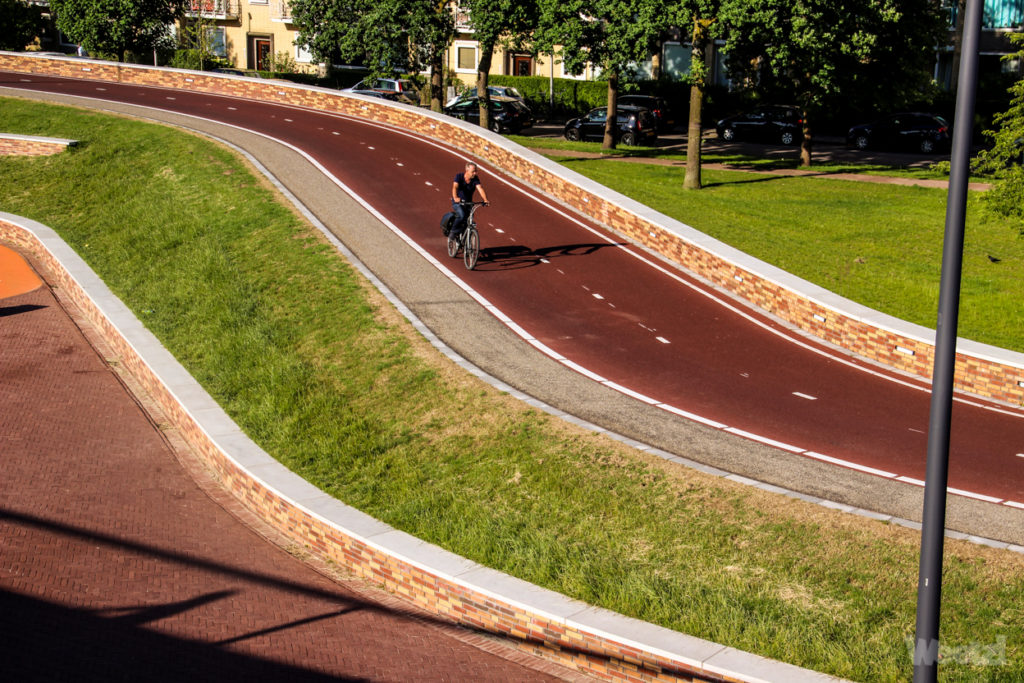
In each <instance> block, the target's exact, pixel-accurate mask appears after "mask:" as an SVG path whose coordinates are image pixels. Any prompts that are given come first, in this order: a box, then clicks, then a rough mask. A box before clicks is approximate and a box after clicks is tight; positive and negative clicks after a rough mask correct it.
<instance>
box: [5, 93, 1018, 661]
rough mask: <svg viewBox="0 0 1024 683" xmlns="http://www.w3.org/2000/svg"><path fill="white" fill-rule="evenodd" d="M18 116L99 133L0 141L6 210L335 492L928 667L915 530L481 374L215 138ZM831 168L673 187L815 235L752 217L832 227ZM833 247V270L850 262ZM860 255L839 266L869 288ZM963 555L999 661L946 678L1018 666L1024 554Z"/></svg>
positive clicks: (581, 581)
mask: <svg viewBox="0 0 1024 683" xmlns="http://www.w3.org/2000/svg"><path fill="white" fill-rule="evenodd" d="M0 130H3V131H7V132H15V133H23V134H38V135H51V136H58V137H66V138H73V139H78V140H81V141H82V144H81V145H80V146H79V147H77V148H74V149H72V150H69V151H68V152H66V153H64V154H61V155H59V156H55V157H44V158H13V157H3V158H0V177H2V178H3V182H2V183H0V210H3V211H7V212H11V213H15V214H20V215H23V216H27V217H29V218H32V219H35V220H38V221H40V222H42V223H45V224H47V225H50V226H52V227H53V228H54V229H56V230H57V231H58V232H59V233H60V234H61V236H62V237H63V238H64V239H65V240H66V241H67V242H68V243H69V244H70V245H71V246H72V247H73V248H74V249H75V250H76V251H77V252H78V253H79V254H81V255H82V257H83V258H84V259H85V260H86V261H87V262H88V263H89V265H90V266H91V267H92V268H93V269H94V270H96V272H97V273H98V274H99V275H100V277H102V278H103V280H104V281H105V282H107V283H108V285H109V286H110V287H111V289H112V290H113V291H114V292H115V293H116V294H117V295H118V296H119V297H121V298H122V299H123V300H124V301H125V303H126V304H127V305H128V306H129V307H130V308H131V309H132V310H133V311H134V312H135V314H136V315H137V316H138V317H139V318H140V319H141V320H142V321H143V322H144V323H145V324H146V326H147V327H148V328H149V329H150V330H152V331H153V332H154V334H156V336H157V337H159V338H160V340H161V341H162V342H163V344H164V345H165V346H166V347H167V348H168V349H169V350H170V351H171V352H172V353H173V354H174V355H175V356H176V357H177V358H178V359H179V360H180V361H181V362H182V363H183V364H184V365H185V367H186V368H187V369H188V370H189V371H190V372H191V373H192V374H193V375H194V376H195V377H196V378H197V380H198V381H199V382H200V383H202V384H203V386H204V387H206V389H207V390H208V391H209V392H210V393H211V395H213V396H214V397H215V398H216V399H217V400H218V401H219V402H220V403H221V405H222V406H224V408H225V410H226V411H227V412H228V413H229V414H230V415H231V416H232V418H233V419H234V420H235V421H236V422H237V423H238V424H239V425H240V426H241V428H242V429H243V430H244V431H245V432H246V433H247V434H249V435H250V436H251V437H252V438H253V439H254V440H255V441H256V442H257V443H259V444H260V445H261V446H262V447H263V448H264V449H265V450H267V452H269V453H271V454H272V455H273V456H274V457H276V458H278V459H279V460H281V461H282V462H283V463H284V464H286V465H287V466H288V467H290V468H291V469H293V470H294V471H296V472H298V473H299V474H300V475H302V476H303V477H305V478H306V479H308V480H309V481H311V482H312V483H314V484H315V485H317V486H319V487H320V488H322V489H323V490H325V491H328V492H330V493H331V494H333V495H335V496H336V497H338V498H339V499H341V500H343V501H345V502H346V503H348V504H350V505H353V506H355V507H357V508H359V509H361V510H364V511H365V512H367V513H368V514H371V515H373V516H374V517H376V518H378V519H381V520H383V521H384V522H386V523H388V524H391V525H393V526H395V527H397V528H400V529H403V530H405V531H407V532H409V533H412V534H414V535H416V536H418V537H420V538H423V539H425V540H427V541H430V542H432V543H436V544H438V545H440V546H442V547H444V548H447V549H448V550H450V551H452V552H455V553H458V554H460V555H463V556H465V557H467V558H470V559H472V560H475V561H478V562H481V563H484V564H486V565H488V566H491V567H494V568H496V569H499V570H501V571H505V572H508V573H510V574H513V575H516V576H519V577H521V578H523V579H525V580H527V581H531V582H533V583H536V584H538V585H541V586H545V587H547V588H550V589H553V590H556V591H559V592H561V593H564V594H566V595H569V596H571V597H574V598H578V599H581V600H585V601H587V602H590V603H593V604H597V605H601V606H603V607H607V608H609V609H612V610H615V611H617V612H620V613H623V614H627V615H630V616H633V617H637V618H640V619H643V620H646V621H651V622H654V623H658V624H661V625H663V626H666V627H668V628H671V629H676V630H679V631H682V632H685V633H689V634H691V635H694V636H697V637H700V638H706V639H709V640H713V641H717V642H720V643H724V644H727V645H730V646H732V647H736V648H740V649H743V650H748V651H751V652H756V653H758V654H761V655H764V656H767V657H772V658H776V659H780V660H784V661H787V662H791V663H793V664H797V665H799V666H804V667H809V668H812V669H815V670H819V671H824V672H828V673H831V674H835V675H839V676H843V677H847V678H852V679H857V680H864V681H896V680H906V679H908V678H909V676H910V672H911V659H910V656H909V654H908V650H907V645H906V638H908V637H909V636H911V635H912V633H913V627H914V611H915V600H916V582H917V560H918V534H917V532H915V531H913V530H909V529H904V528H901V527H895V526H890V525H885V524H881V523H878V522H874V521H871V520H867V519H862V518H858V517H854V516H850V515H844V514H841V513H837V512H833V511H830V510H826V509H823V508H820V507H818V506H813V505H808V504H805V503H802V502H800V501H796V500H792V499H788V498H783V497H779V496H775V495H772V494H768V493H765V492H761V491H758V490H755V489H751V488H748V487H743V486H739V485H734V484H732V483H731V482H727V481H722V480H720V479H717V478H712V477H708V476H705V475H702V474H700V473H697V472H692V471H688V470H685V469H681V468H678V467H676V466H672V465H670V464H668V463H665V462H664V461H661V460H660V459H657V458H653V457H649V456H646V455H644V454H640V453H637V452H635V451H633V450H632V449H629V448H627V447H625V446H623V445H621V444H618V443H614V442H611V441H609V440H607V439H605V438H603V437H601V436H599V435H595V434H591V433H587V432H583V431H580V430H578V429H576V428H574V427H571V426H569V425H566V424H564V423H562V422H561V421H559V420H557V419H554V418H551V417H550V416H548V415H546V414H543V413H539V412H537V411H535V410H533V409H530V408H527V407H524V406H523V405H522V404H520V403H519V402H517V401H514V400H512V399H510V398H509V397H507V396H505V395H503V394H501V393H500V392H498V391H496V390H494V389H492V388H491V387H489V386H486V385H483V384H481V383H479V382H478V381H476V380H475V379H474V378H472V377H469V376H467V375H466V374H464V373H462V372H461V371H459V370H458V369H457V368H456V367H455V366H453V365H452V364H451V363H450V362H449V361H447V360H446V359H443V358H440V357H439V356H438V355H437V354H435V353H434V352H433V350H432V349H431V347H430V346H429V345H427V344H426V342H425V341H424V340H423V339H422V338H420V337H419V336H418V335H417V334H416V333H415V331H413V330H412V328H411V326H410V325H408V324H407V323H406V322H405V321H404V320H402V319H401V318H400V317H399V316H398V315H397V314H396V312H395V311H394V310H393V309H392V308H391V307H390V306H389V305H388V304H387V303H386V302H385V301H383V300H382V299H381V298H380V296H379V295H378V294H377V293H376V292H374V291H373V290H372V289H370V288H369V287H368V286H367V285H366V283H365V282H363V281H362V280H361V279H360V277H359V276H358V274H357V273H356V272H355V271H354V270H353V269H352V268H350V267H349V265H348V264H347V263H346V262H345V261H344V260H343V259H342V258H340V257H339V256H338V255H337V254H336V253H335V252H334V251H333V249H332V248H330V247H329V246H328V245H327V244H325V242H324V241H323V240H322V239H321V238H320V237H319V236H318V235H317V234H316V233H315V231H314V230H313V229H312V228H311V227H310V226H308V225H306V224H305V223H304V222H303V221H302V220H300V219H299V218H298V217H297V216H296V215H295V214H294V213H293V212H292V211H290V210H289V209H288V208H286V207H284V206H282V205H281V204H280V203H279V202H278V198H277V197H275V195H274V194H273V193H272V192H271V191H270V190H268V189H267V187H266V186H265V185H264V183H263V182H262V181H261V180H259V179H257V178H255V177H254V176H253V175H252V174H251V172H250V170H249V169H248V167H247V166H246V165H245V164H244V163H242V162H241V161H240V160H239V159H238V158H237V157H236V156H235V155H234V154H232V153H231V152H229V151H227V150H225V149H222V148H220V147H218V146H216V145H213V144H212V143H210V142H209V141H206V140H203V139H199V138H196V137H193V136H191V135H188V134H185V133H182V132H179V131H176V130H173V129H170V128H167V127H162V126H158V125H154V124H150V123H143V122H136V121H131V120H127V119H122V118H115V117H110V116H105V115H100V114H96V113H91V112H83V111H79V110H75V109H71V108H64V107H55V106H49V105H43V104H37V103H32V102H27V101H22V100H13V99H4V100H0ZM603 163H614V162H603ZM595 168H597V169H598V170H597V171H594V173H595V174H601V173H604V172H605V171H604V170H601V169H602V167H600V166H597V167H595ZM616 168H619V167H616ZM647 177H648V176H642V175H638V176H636V178H635V180H634V181H633V182H635V183H636V186H635V190H636V191H637V192H645V193H647V194H645V195H644V199H643V201H651V202H658V201H666V202H667V201H669V195H668V194H667V193H666V192H664V191H663V190H658V189H657V188H652V187H649V186H648V183H647V182H646V181H645V178H647ZM669 181H670V182H676V180H675V179H671V178H670V179H669ZM823 182H825V181H820V180H808V179H796V180H794V181H793V182H792V183H789V182H785V183H778V182H776V181H774V180H772V181H766V182H757V183H737V182H730V179H729V178H728V177H726V176H723V177H722V178H721V179H720V180H719V181H718V184H717V185H715V187H712V188H711V189H710V190H709V191H708V193H707V195H704V194H703V193H702V194H701V197H704V196H706V197H707V198H706V199H699V200H698V199H692V200H691V199H690V198H683V199H681V198H680V197H679V196H677V197H676V200H675V201H676V202H677V203H681V202H683V200H684V199H685V202H687V203H691V204H692V206H691V208H693V209H694V210H695V211H696V209H697V208H698V207H699V208H701V215H702V216H705V217H706V218H707V219H708V220H711V219H712V218H716V216H717V214H718V213H719V212H723V213H724V212H728V216H723V217H720V218H718V222H719V223H720V224H722V225H730V224H734V223H735V225H733V226H732V229H733V231H734V232H735V233H736V234H737V235H742V234H746V233H750V239H751V240H752V241H754V242H756V243H758V244H761V245H762V246H761V248H762V249H765V250H768V249H771V248H772V246H773V245H772V244H771V242H772V241H773V238H772V236H771V235H768V234H763V233H767V232H768V231H769V230H771V231H776V232H779V233H780V234H782V233H784V232H786V231H787V230H788V231H789V232H791V233H792V234H793V235H794V236H795V235H799V233H800V230H799V229H798V228H797V227H795V226H792V227H789V228H787V229H786V230H783V228H780V227H776V226H775V225H774V223H768V224H765V223H759V222H757V221H758V220H762V221H763V219H758V214H759V213H760V212H759V211H758V210H757V207H758V205H763V203H764V202H773V204H772V205H773V206H775V207H777V209H776V210H777V211H779V212H780V213H785V214H786V215H789V216H791V217H792V218H791V219H790V221H788V222H793V221H795V220H796V217H798V216H805V217H806V216H809V215H810V216H814V215H816V216H818V220H819V221H821V222H822V223H825V224H827V223H828V220H827V215H828V214H830V213H832V211H821V210H820V209H817V208H816V207H815V206H814V205H813V204H812V202H811V195H812V194H813V193H814V190H815V188H817V191H818V192H819V193H821V192H823V191H822V188H827V187H829V186H828V185H822V183H823ZM804 184H806V186H807V187H804ZM731 186H736V187H735V192H736V193H737V194H733V195H732V196H731V197H727V196H725V195H726V193H727V192H729V189H728V188H730V187H731ZM858 187H859V186H858ZM887 192H889V193H891V195H887V196H888V197H890V198H891V199H892V200H893V201H899V202H901V206H905V210H906V211H907V212H912V214H913V215H917V216H920V218H919V219H917V220H920V221H924V220H925V217H924V216H925V215H927V211H928V210H929V209H928V208H927V207H932V209H934V204H935V201H934V200H933V199H932V197H931V196H930V195H929V194H927V193H920V192H917V191H915V190H906V189H888V190H887ZM824 194H826V195H828V197H829V199H827V201H829V202H834V206H835V207H836V208H839V207H842V208H843V209H844V210H845V211H847V212H848V214H847V215H861V214H864V215H866V214H869V213H871V212H872V211H877V212H882V210H881V209H873V208H872V207H871V204H872V203H873V202H874V201H876V199H875V198H874V197H873V195H871V193H867V194H865V195H864V197H865V198H864V199H863V200H862V204H863V205H862V206H861V207H860V208H859V209H858V208H857V206H856V204H857V201H858V200H857V196H856V193H843V192H842V191H840V190H836V191H835V192H833V191H831V190H830V191H828V192H824ZM916 199H920V202H918V201H915V200H916ZM919 203H920V204H923V205H924V206H925V207H926V208H915V207H916V205H917V204H919ZM744 204H745V205H744ZM922 212H923V213H922ZM694 215H696V212H695V213H694ZM748 221H753V222H754V223H753V226H752V227H744V225H745V224H746V223H747V222H748ZM906 221H907V223H908V224H911V223H914V222H915V219H913V218H910V217H907V219H906ZM690 222H691V223H693V222H694V221H692V220H691V221H690ZM785 222H787V221H783V223H785ZM812 225H813V223H811V222H810V221H805V228H804V230H805V231H806V232H808V233H809V232H813V231H814V230H813V228H812V227H810V226H812ZM723 229H724V228H723ZM823 229H824V228H822V227H820V226H819V228H818V230H823ZM879 229H880V228H872V230H879ZM759 233H761V234H759ZM805 238H806V239H807V240H811V239H815V240H818V243H819V244H820V245H821V246H820V248H821V249H823V250H824V249H825V246H827V244H826V242H827V240H821V239H819V238H818V237H817V236H814V235H810V234H807V235H805ZM794 239H795V237H794ZM798 241H799V240H798ZM859 244H860V248H859V249H854V250H853V251H851V252H850V253H856V254H857V255H858V256H859V255H864V256H865V257H866V258H867V262H866V264H859V263H858V264H856V265H857V266H859V265H867V264H872V263H873V261H874V260H879V261H881V260H883V259H885V260H887V261H888V262H889V263H891V264H893V263H895V262H896V261H898V260H900V258H903V259H907V258H908V257H907V255H906V254H902V255H901V254H887V253H885V251H884V250H883V249H881V248H878V249H877V250H872V251H868V250H867V249H868V247H869V246H871V245H872V240H871V238H870V236H869V234H868V231H867V229H865V236H864V237H863V239H862V241H861V242H859ZM918 247H919V248H922V249H923V248H924V247H923V246H921V245H918ZM805 251H807V252H808V253H811V252H812V251H813V249H812V248H810V247H808V248H807V249H806V250H805ZM1000 253H1005V254H1009V252H1000ZM819 258H820V259H822V260H824V261H826V262H830V263H832V264H833V266H832V270H833V271H836V273H835V274H836V275H837V276H838V274H839V271H841V269H842V267H844V266H843V264H845V263H846V261H847V258H848V255H837V256H830V255H829V254H828V253H825V252H824V251H823V252H822V253H820V254H819ZM1010 260H1011V259H1010V258H1009V257H1007V258H1006V259H1005V261H1010ZM846 265H849V264H846ZM890 267H894V266H890ZM849 268H850V274H849V275H847V276H844V277H843V278H840V279H843V280H860V279H862V278H861V277H860V276H859V273H858V271H857V270H856V267H855V266H849ZM898 289H900V290H903V291H913V287H912V286H911V285H909V284H907V285H903V286H901V287H899V288H898ZM1018 319H1019V318H1018ZM469 418H472V419H469ZM683 455H685V453H684V454H683ZM946 547H947V558H946V565H945V566H946V574H945V578H944V582H945V583H944V602H943V612H942V614H943V631H942V638H943V642H944V643H946V644H949V645H952V646H959V647H962V648H966V649H965V650H964V652H982V653H983V652H984V649H985V647H986V646H994V647H995V648H996V650H997V653H998V652H1002V653H1004V654H1005V664H1003V665H999V666H994V665H991V664H988V665H981V664H979V662H978V660H977V659H975V660H973V661H971V659H970V657H967V656H963V655H958V656H957V657H955V658H953V660H952V661H947V662H946V663H945V664H944V665H943V667H942V674H943V678H944V680H950V681H977V680H1007V681H1011V680H1022V679H1024V653H1022V649H1021V644H1022V642H1024V610H1022V609H1021V605H1022V604H1024V558H1022V557H1021V556H1020V555H1017V554H1013V553H1008V552H1001V551H996V550H992V549H987V548H983V547H979V546H974V545H970V544H966V543H962V542H954V541H948V542H947V544H946ZM1000 644H1005V648H1004V649H1002V650H1000V649H999V647H1000Z"/></svg>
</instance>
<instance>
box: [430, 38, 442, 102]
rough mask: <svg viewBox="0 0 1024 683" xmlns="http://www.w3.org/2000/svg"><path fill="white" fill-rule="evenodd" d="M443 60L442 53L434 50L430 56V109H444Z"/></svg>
mask: <svg viewBox="0 0 1024 683" xmlns="http://www.w3.org/2000/svg"><path fill="white" fill-rule="evenodd" d="M443 64H444V61H443V55H442V53H440V52H437V51H435V52H434V54H432V55H431V56H430V110H431V111H436V112H439V113H440V112H441V110H442V109H444V99H443V98H444V66H443Z"/></svg>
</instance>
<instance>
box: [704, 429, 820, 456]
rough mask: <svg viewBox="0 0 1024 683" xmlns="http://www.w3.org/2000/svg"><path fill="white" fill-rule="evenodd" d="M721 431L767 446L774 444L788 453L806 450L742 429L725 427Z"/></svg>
mask: <svg viewBox="0 0 1024 683" xmlns="http://www.w3.org/2000/svg"><path fill="white" fill-rule="evenodd" d="M723 431H726V432H729V433H730V434H736V435H737V436H742V437H744V438H747V439H750V440H751V441H757V442H759V443H763V444H767V445H769V446H775V447H776V448H781V449H782V450H784V451H789V452H790V453H803V452H805V450H806V449H803V448H798V447H797V446H792V445H790V444H788V443H785V442H783V441H776V440H775V439H769V438H768V437H766V436H761V435H759V434H751V433H750V432H745V431H743V430H742V429H736V428H735V427H727V428H726V429H725V430H723Z"/></svg>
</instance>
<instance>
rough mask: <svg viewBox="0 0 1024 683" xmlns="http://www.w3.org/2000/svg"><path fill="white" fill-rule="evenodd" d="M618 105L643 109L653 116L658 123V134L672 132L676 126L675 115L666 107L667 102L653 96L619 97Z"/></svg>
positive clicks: (662, 98)
mask: <svg viewBox="0 0 1024 683" xmlns="http://www.w3.org/2000/svg"><path fill="white" fill-rule="evenodd" d="M618 100H619V104H628V105H631V106H634V107H643V108H644V109H646V110H648V111H649V112H651V114H653V115H654V119H655V120H656V121H657V122H658V132H659V133H664V132H666V131H670V130H672V129H673V128H674V127H675V125H676V120H675V115H674V114H673V112H672V109H671V108H670V107H669V106H668V100H666V99H665V98H664V97H656V96H654V95H619V98H618Z"/></svg>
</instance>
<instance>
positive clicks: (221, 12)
mask: <svg viewBox="0 0 1024 683" xmlns="http://www.w3.org/2000/svg"><path fill="white" fill-rule="evenodd" d="M239 1H240V0H185V2H184V3H183V4H184V7H185V16H187V17H192V18H198V17H202V18H203V19H237V18H238V17H239V14H240V11H239Z"/></svg>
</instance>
